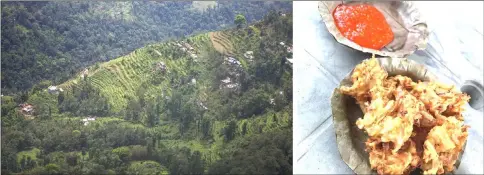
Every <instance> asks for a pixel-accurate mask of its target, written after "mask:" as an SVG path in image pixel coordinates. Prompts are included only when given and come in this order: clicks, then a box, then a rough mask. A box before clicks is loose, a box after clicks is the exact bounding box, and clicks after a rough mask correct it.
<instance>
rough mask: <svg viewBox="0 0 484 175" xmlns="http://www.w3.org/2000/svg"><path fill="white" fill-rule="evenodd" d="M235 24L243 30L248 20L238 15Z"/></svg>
mask: <svg viewBox="0 0 484 175" xmlns="http://www.w3.org/2000/svg"><path fill="white" fill-rule="evenodd" d="M234 23H235V25H236V26H237V28H241V27H243V26H244V25H246V24H247V20H246V19H245V16H244V15H242V14H238V15H237V16H235V20H234Z"/></svg>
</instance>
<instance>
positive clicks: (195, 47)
mask: <svg viewBox="0 0 484 175" xmlns="http://www.w3.org/2000/svg"><path fill="white" fill-rule="evenodd" d="M113 8H114V7H113ZM116 8H117V7H116ZM119 8H121V7H119ZM199 8H201V7H199ZM192 10H193V9H192ZM196 10H199V9H196ZM205 10H207V9H205ZM120 14H121V13H120ZM123 14H125V13H123ZM108 17H109V16H108ZM242 17H243V16H242ZM244 18H245V17H244ZM123 19H124V17H123ZM240 19H242V18H240ZM126 20H130V18H129V17H126ZM235 21H236V22H235V24H236V26H237V27H235V28H231V29H224V30H220V31H212V32H209V33H202V34H196V35H192V36H188V37H182V38H180V39H172V40H168V41H165V42H161V43H153V44H149V45H146V46H145V47H142V48H139V49H135V50H134V51H132V52H130V53H128V54H126V55H124V56H121V57H119V58H116V59H113V60H110V61H107V62H103V63H96V64H94V65H92V66H89V67H87V68H86V69H84V70H81V71H79V73H76V74H73V75H72V76H71V77H70V78H69V79H68V80H67V81H64V82H58V83H56V82H53V81H49V80H44V81H41V82H39V83H37V84H35V85H34V86H33V87H32V88H30V89H29V91H28V93H21V94H17V95H15V96H8V95H6V96H3V97H2V121H1V122H2V123H1V124H2V173H22V174H43V173H47V174H57V173H60V174H235V173H237V174H260V173H262V174H292V65H291V63H289V62H288V61H287V59H290V58H291V57H292V53H291V51H290V50H292V49H291V47H292V16H291V14H284V13H281V12H275V11H272V12H270V13H269V14H268V15H267V16H265V17H264V18H263V19H262V20H261V21H260V22H255V23H250V22H246V21H245V19H244V20H242V21H241V20H235ZM2 64H3V62H2ZM51 85H55V86H56V88H57V89H56V90H48V87H49V86H51ZM60 89H62V90H60ZM21 103H27V104H29V105H32V106H33V111H32V112H29V111H25V110H24V108H25V107H22V109H21V108H20V107H17V106H18V105H19V104H21ZM23 106H26V105H23ZM26 115H28V116H31V117H28V118H26V117H24V116H26Z"/></svg>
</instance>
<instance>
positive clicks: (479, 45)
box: [293, 1, 484, 174]
mask: <svg viewBox="0 0 484 175" xmlns="http://www.w3.org/2000/svg"><path fill="white" fill-rule="evenodd" d="M415 3H418V4H417V5H418V6H419V8H420V11H421V12H422V15H423V16H424V17H426V19H427V24H428V26H429V30H430V38H429V42H428V45H427V49H426V50H423V51H417V52H415V53H414V54H412V55H410V56H409V57H408V58H409V59H412V60H415V61H417V62H419V63H421V64H425V65H426V66H427V68H428V69H429V70H431V71H432V72H433V73H434V74H436V75H437V76H438V77H439V80H440V81H441V82H444V83H449V84H454V85H456V86H457V87H460V86H461V85H463V83H464V82H465V81H466V80H474V81H476V82H478V83H480V84H482V82H483V77H484V76H483V60H484V59H483V50H482V49H483V40H484V39H483V31H482V30H483V23H482V21H483V16H484V14H483V6H484V4H483V2H478V1H475V2H437V3H436V2H415ZM293 9H294V12H293V17H294V19H293V23H294V29H293V30H294V35H293V36H294V41H293V43H294V79H293V80H294V89H295V90H294V104H295V105H294V125H293V127H294V129H293V135H294V140H293V148H294V150H295V151H294V164H293V165H294V166H293V167H294V169H293V173H294V174H323V173H324V174H328V173H329V174H353V172H352V171H351V169H350V168H349V167H348V166H347V165H346V164H345V163H344V162H343V160H342V159H341V157H340V154H339V152H338V148H337V146H336V138H335V134H334V130H333V126H332V122H333V120H332V115H331V104H330V97H331V93H332V91H333V90H334V88H336V87H337V86H338V84H339V82H340V81H341V80H342V79H343V77H344V76H345V75H346V74H348V73H349V72H350V71H351V70H352V69H353V68H354V67H355V66H356V65H357V64H358V63H360V62H361V61H362V60H363V59H366V58H369V57H370V56H371V55H369V54H364V53H362V52H359V51H356V50H353V49H351V48H349V47H346V46H343V45H341V44H339V43H338V42H336V40H335V39H334V38H333V36H331V34H330V33H329V32H328V31H327V29H326V27H325V25H324V24H323V22H322V19H321V17H320V15H319V12H318V2H316V1H310V2H301V1H300V2H293ZM452 12H455V13H452ZM465 123H466V124H468V125H470V126H471V129H470V130H469V138H468V142H467V146H466V151H465V153H464V155H463V158H462V163H461V165H460V167H459V169H457V173H467V174H469V173H471V174H484V171H483V167H482V165H483V163H484V161H483V127H482V125H483V113H482V112H480V111H477V110H474V109H472V108H471V107H470V106H469V105H468V106H467V112H466V114H465Z"/></svg>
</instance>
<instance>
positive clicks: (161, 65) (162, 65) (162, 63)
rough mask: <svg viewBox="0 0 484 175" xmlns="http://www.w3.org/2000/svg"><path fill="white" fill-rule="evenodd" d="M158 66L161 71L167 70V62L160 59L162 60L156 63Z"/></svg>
mask: <svg viewBox="0 0 484 175" xmlns="http://www.w3.org/2000/svg"><path fill="white" fill-rule="evenodd" d="M156 68H157V69H159V70H160V71H161V72H165V71H166V64H165V62H163V61H160V62H158V63H156Z"/></svg>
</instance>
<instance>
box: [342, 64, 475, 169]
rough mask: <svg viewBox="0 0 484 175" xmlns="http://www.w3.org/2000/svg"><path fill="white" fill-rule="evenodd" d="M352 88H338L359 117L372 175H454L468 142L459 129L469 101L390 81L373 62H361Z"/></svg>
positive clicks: (440, 87) (443, 89)
mask: <svg viewBox="0 0 484 175" xmlns="http://www.w3.org/2000/svg"><path fill="white" fill-rule="evenodd" d="M351 80H352V82H353V84H352V86H350V87H345V86H342V87H340V91H341V92H342V93H343V94H346V95H349V96H352V97H353V98H355V99H356V102H357V103H358V104H359V105H360V108H361V109H362V111H363V112H364V116H363V117H362V118H359V119H358V120H357V121H356V125H357V126H358V128H360V129H363V130H364V131H365V132H366V133H367V134H368V136H369V138H370V139H368V141H367V142H366V146H367V149H366V151H367V152H368V153H369V155H370V157H369V159H370V165H371V168H372V169H375V170H377V172H378V173H379V174H408V173H410V172H411V171H412V170H414V169H415V168H418V167H420V168H422V169H423V170H424V173H426V174H427V173H431V174H436V173H437V174H443V173H445V172H450V171H453V169H454V164H455V162H456V160H457V158H458V155H459V153H460V152H461V151H462V147H463V145H464V143H465V142H466V139H467V128H468V126H462V122H463V120H464V119H463V117H462V116H463V115H462V112H463V111H464V105H465V104H466V103H467V102H468V101H469V100H470V97H469V96H468V95H466V94H464V93H461V92H459V91H458V90H456V89H455V87H454V86H448V85H445V84H442V83H438V82H421V81H418V82H414V81H413V80H412V79H411V78H409V77H407V76H403V75H396V76H393V77H389V76H388V73H387V72H386V71H385V70H384V69H383V68H382V67H381V66H380V64H379V62H378V60H377V59H376V58H374V56H373V58H371V59H367V60H364V61H363V62H362V63H361V64H359V65H357V66H356V67H355V69H354V70H353V73H352V75H351Z"/></svg>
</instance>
